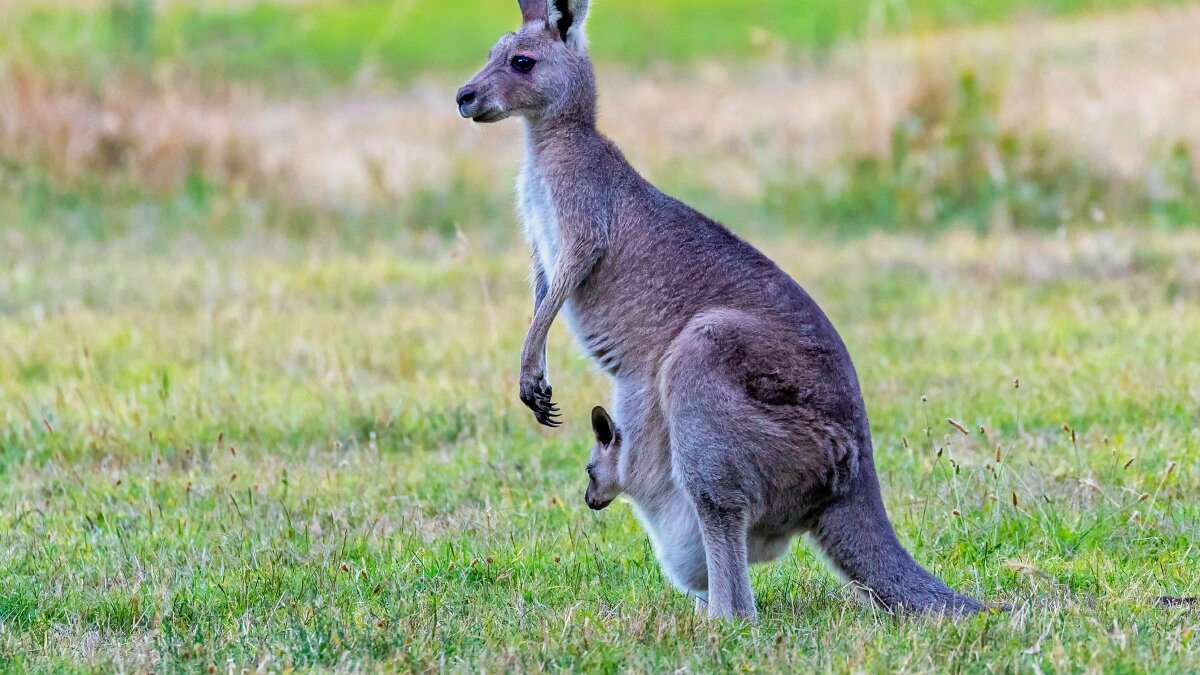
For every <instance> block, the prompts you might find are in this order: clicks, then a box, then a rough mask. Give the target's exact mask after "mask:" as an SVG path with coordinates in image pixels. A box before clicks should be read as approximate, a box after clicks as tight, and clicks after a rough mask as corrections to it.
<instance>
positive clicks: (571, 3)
mask: <svg viewBox="0 0 1200 675" xmlns="http://www.w3.org/2000/svg"><path fill="white" fill-rule="evenodd" d="M519 2H520V6H521V17H522V19H523V23H522V25H521V28H520V29H519V30H517V31H516V32H515V33H509V34H507V35H504V36H502V37H501V38H500V40H499V41H498V42H497V43H496V45H495V46H494V47H492V51H491V53H490V54H489V55H488V61H487V64H486V65H485V66H484V67H483V70H480V71H479V72H478V73H477V74H476V75H475V77H473V78H471V81H470V82H468V83H467V84H465V85H463V86H462V88H461V89H459V90H458V96H457V98H456V99H455V100H456V101H457V103H458V112H459V114H460V115H462V116H463V117H467V118H470V119H472V120H475V121H476V122H499V121H500V120H502V119H505V118H507V117H511V116H513V115H517V116H521V117H526V118H529V119H541V118H545V117H548V116H553V115H556V114H570V113H571V112H573V111H574V109H576V108H578V107H579V106H581V105H582V106H584V107H585V108H584V109H585V110H589V109H592V108H594V106H595V102H594V99H595V78H594V76H593V74H592V65H591V62H590V61H589V60H588V56H587V38H586V37H585V36H584V34H583V21H584V19H586V18H587V10H588V0H519ZM585 114H586V113H585Z"/></svg>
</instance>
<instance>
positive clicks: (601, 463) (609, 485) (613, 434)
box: [583, 406, 621, 511]
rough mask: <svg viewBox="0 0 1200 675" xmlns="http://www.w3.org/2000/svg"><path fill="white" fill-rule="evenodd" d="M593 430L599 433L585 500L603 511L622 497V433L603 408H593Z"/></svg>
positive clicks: (589, 471)
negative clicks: (619, 466)
mask: <svg viewBox="0 0 1200 675" xmlns="http://www.w3.org/2000/svg"><path fill="white" fill-rule="evenodd" d="M592 431H594V432H595V433H596V445H594V446H592V456H591V457H590V458H589V459H588V465H587V472H588V486H587V492H586V493H584V496H583V499H584V501H586V502H587V505H588V508H590V509H593V510H596V511H599V510H600V509H602V508H604V507H606V506H608V505H609V504H611V503H612V502H613V500H614V499H616V498H617V497H618V496H619V495H620V494H621V477H620V470H619V468H618V464H619V463H620V457H621V432H619V431H617V427H616V425H615V424H613V421H612V418H611V417H609V416H608V412H607V411H605V410H604V408H601V407H600V406H596V407H595V408H592Z"/></svg>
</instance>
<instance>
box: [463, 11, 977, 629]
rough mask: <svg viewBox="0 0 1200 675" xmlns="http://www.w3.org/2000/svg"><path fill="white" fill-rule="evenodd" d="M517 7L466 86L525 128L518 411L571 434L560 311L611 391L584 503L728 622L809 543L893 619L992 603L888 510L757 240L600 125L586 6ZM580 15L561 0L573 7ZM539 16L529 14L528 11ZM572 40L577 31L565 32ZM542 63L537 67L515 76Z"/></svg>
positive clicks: (828, 377)
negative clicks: (564, 426) (631, 158)
mask: <svg viewBox="0 0 1200 675" xmlns="http://www.w3.org/2000/svg"><path fill="white" fill-rule="evenodd" d="M541 1H542V2H546V3H548V4H547V5H546V6H545V11H544V13H543V8H542V7H541V6H539V5H537V4H536V3H537V2H538V0H522V1H521V3H520V4H521V8H522V16H523V18H525V20H526V21H525V23H524V25H523V26H522V27H521V29H520V30H519V31H518V32H516V33H510V34H508V35H505V36H503V37H501V38H500V41H499V42H498V43H497V44H496V46H495V47H494V48H493V50H492V53H491V55H490V56H489V60H488V63H487V65H486V66H484V68H483V70H481V71H480V73H479V74H478V75H476V76H475V78H474V79H472V80H471V82H470V83H468V84H467V85H465V86H464V87H463V88H462V89H460V90H459V93H458V103H459V112H460V114H462V115H463V116H464V117H469V118H472V119H474V120H476V121H477V122H495V121H499V120H501V119H504V118H506V117H509V116H514V115H515V116H519V117H522V118H523V119H524V120H525V129H526V157H525V162H524V165H523V167H522V170H521V174H520V178H519V179H518V205H519V209H520V212H521V216H522V220H523V221H524V226H525V233H526V236H527V238H528V239H529V241H530V244H531V246H532V248H533V267H534V269H533V278H534V280H535V283H534V286H535V311H534V317H533V321H532V324H531V325H530V328H529V332H528V334H527V335H526V339H525V343H524V345H523V347H522V350H521V377H520V396H521V400H522V401H523V402H524V403H525V404H526V405H527V406H529V407H530V409H532V410H533V411H534V415H535V417H536V419H537V420H538V421H539V422H540V423H542V424H545V425H550V426H553V425H556V424H557V413H558V411H557V407H556V406H555V405H554V404H553V403H552V402H551V394H552V390H551V387H550V384H549V382H548V381H547V379H546V373H545V349H546V336H547V333H548V331H549V329H550V325H551V323H552V322H553V321H554V319H555V318H556V316H558V315H559V314H560V313H561V314H562V315H563V316H564V318H565V319H566V321H567V323H568V325H569V326H570V328H571V330H572V331H573V332H574V333H575V335H576V336H577V337H578V338H579V340H580V342H581V343H582V345H583V348H584V350H585V351H586V352H587V353H588V354H589V355H591V356H592V357H593V358H594V359H595V361H596V362H597V363H598V364H599V365H600V366H601V368H603V369H604V370H605V372H607V373H609V374H610V376H611V377H612V380H613V390H614V391H613V414H614V416H615V418H616V422H613V421H612V420H611V419H610V418H608V415H607V413H605V412H604V411H603V410H602V409H601V410H599V411H595V412H594V414H593V422H594V424H595V425H596V427H597V434H598V438H603V437H602V436H601V435H600V434H601V432H602V431H603V429H601V427H602V426H604V425H605V424H606V422H605V420H608V422H607V425H608V427H609V428H610V429H611V430H612V435H613V438H612V439H611V440H609V441H608V442H606V443H597V447H596V449H595V450H594V451H593V456H592V462H591V463H590V464H589V467H590V470H591V472H592V473H593V474H595V473H596V470H597V469H600V470H602V471H603V472H604V476H606V478H605V477H601V478H599V479H598V477H597V476H596V475H593V477H592V480H591V481H590V482H589V488H588V495H587V499H588V503H589V505H590V506H593V508H603V506H606V505H607V504H608V503H609V502H610V501H611V500H612V499H613V498H615V496H616V495H617V494H619V493H621V492H624V493H625V494H627V495H628V496H629V498H630V500H631V501H632V502H633V505H634V507H635V509H636V511H637V514H638V517H639V519H640V520H641V522H642V524H643V526H644V527H645V529H646V530H647V532H648V534H649V535H650V538H651V541H652V542H653V545H654V549H655V552H656V554H657V556H658V558H659V560H660V562H661V564H662V566H663V569H664V571H665V572H666V574H667V576H668V577H669V578H670V579H671V580H672V582H673V583H675V584H676V585H677V586H679V587H680V588H682V589H684V590H686V591H688V592H690V593H692V594H694V595H696V596H697V597H698V598H700V599H701V600H705V601H707V602H708V607H709V613H710V614H712V615H714V616H740V617H746V618H753V617H754V616H755V605H754V597H753V594H752V592H751V589H750V580H749V570H748V568H749V564H750V563H752V562H759V561H767V560H771V559H773V558H776V557H778V556H779V555H781V554H782V553H783V552H784V551H786V550H787V547H788V543H789V542H790V540H791V539H792V537H794V536H796V535H797V534H801V533H806V532H807V533H811V535H812V537H813V539H814V540H815V541H816V543H817V544H818V545H819V546H820V547H821V548H822V549H823V550H824V552H825V553H826V554H827V556H828V557H829V559H830V561H831V562H832V564H833V566H834V567H836V568H837V569H838V570H839V571H840V572H841V573H843V574H844V575H845V576H846V577H848V578H849V579H851V580H852V581H853V582H855V584H856V587H858V588H859V589H861V590H862V591H863V593H864V594H865V595H866V596H867V597H869V598H870V599H871V600H873V601H874V602H875V603H876V604H878V605H879V606H880V607H883V608H885V609H887V610H889V611H896V612H904V611H913V610H917V611H935V612H948V613H962V612H972V611H977V610H979V609H980V608H981V606H980V604H979V603H978V602H976V601H975V600H972V599H970V598H967V597H964V596H962V595H959V594H957V593H955V592H954V591H952V590H951V589H949V588H948V587H946V586H945V585H944V584H943V583H942V582H940V581H939V580H938V579H936V578H935V577H934V576H932V575H931V574H929V573H928V572H926V571H925V570H924V569H922V568H921V567H920V566H919V565H918V564H917V563H916V562H915V561H914V560H913V559H912V557H911V556H910V555H909V554H908V552H907V551H905V549H904V548H903V547H902V546H901V544H900V542H899V541H898V540H897V539H896V535H895V532H894V531H893V529H892V526H891V523H890V522H889V520H888V517H887V513H886V511H885V510H884V506H883V501H882V499H881V497H880V493H879V482H878V479H877V477H876V474H875V465H874V460H873V455H872V446H871V435H870V430H869V428H868V424H867V415H866V410H865V408H864V405H863V400H862V394H861V392H860V391H859V386H858V377H857V375H856V373H855V371H854V366H853V364H852V363H851V360H850V356H849V354H848V353H847V351H846V347H845V345H844V344H843V343H842V340H841V338H840V337H839V335H838V333H837V331H836V330H834V328H833V325H832V324H831V323H830V322H829V320H828V319H827V318H826V316H825V314H824V313H823V312H822V311H821V309H820V308H819V307H818V306H817V304H816V303H815V302H814V301H813V299H812V298H811V297H809V295H808V294H807V293H805V291H804V290H803V289H802V288H800V286H799V285H797V284H796V282H795V281H793V280H792V279H791V278H790V277H789V276H788V275H787V274H785V273H784V272H783V271H781V270H780V269H779V268H778V267H777V266H776V265H775V264H774V263H772V262H771V261H770V260H769V259H767V258H766V257H765V256H764V255H763V254H761V253H760V252H759V251H757V250H756V249H755V248H754V247H752V246H751V245H749V244H748V243H746V242H745V241H743V240H741V239H740V238H738V237H737V236H735V235H734V234H732V233H731V232H730V231H729V230H727V229H726V228H724V227H723V226H721V225H720V224H718V223H716V222H714V221H712V220H710V219H709V218H707V217H705V216H704V215H702V214H700V213H698V212H696V211H694V210H693V209H691V208H689V207H688V206H687V205H685V204H683V203H682V202H679V201H678V200H676V199H673V198H671V197H669V196H667V195H665V194H663V193H662V192H660V191H659V190H657V189H656V188H655V187H654V186H653V185H651V184H650V183H649V182H647V181H646V180H645V179H644V178H642V177H641V176H640V175H639V174H638V173H637V171H635V170H634V169H633V168H632V167H631V166H630V165H629V164H628V162H626V160H625V158H624V156H623V155H622V154H621V152H620V150H618V149H617V148H616V146H615V145H613V143H612V142H611V141H609V140H608V139H607V138H605V137H604V136H602V135H601V134H600V133H599V132H597V130H596V124H595V120H596V112H595V111H596V89H595V78H594V75H593V71H592V66H591V62H590V61H589V59H588V57H587V53H586V51H585V48H584V44H585V40H584V39H583V35H582V25H583V22H584V20H585V18H586V14H587V3H586V2H580V1H578V0H541ZM564 2H565V5H566V8H567V9H568V10H569V12H567V14H570V21H569V23H564V22H563V18H564V16H565V14H564V13H563V12H561V11H559V9H557V8H556V6H555V5H557V4H563V3H564ZM531 17H532V18H531ZM564 33H565V34H566V35H567V36H570V35H574V36H575V37H574V38H564ZM517 56H523V57H526V58H531V59H534V60H535V61H536V65H535V66H533V67H532V70H530V71H529V72H524V71H523V70H522V69H521V68H519V67H518V66H523V65H528V64H527V62H524V61H521V60H517V61H514V58H515V57H517Z"/></svg>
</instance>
